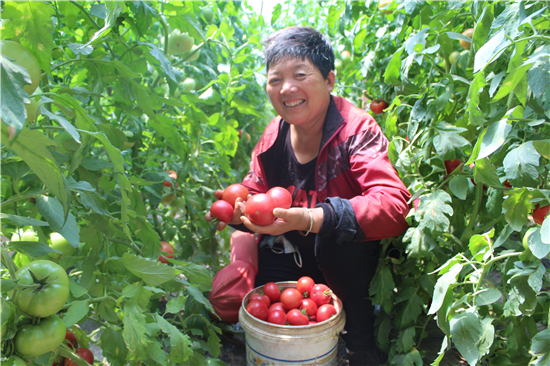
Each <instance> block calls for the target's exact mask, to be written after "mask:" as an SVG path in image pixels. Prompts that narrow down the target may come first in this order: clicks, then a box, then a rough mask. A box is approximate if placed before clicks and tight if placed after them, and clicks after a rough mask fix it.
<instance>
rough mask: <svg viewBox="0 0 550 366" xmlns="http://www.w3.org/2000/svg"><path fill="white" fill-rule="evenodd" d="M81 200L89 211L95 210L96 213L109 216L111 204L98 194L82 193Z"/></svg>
mask: <svg viewBox="0 0 550 366" xmlns="http://www.w3.org/2000/svg"><path fill="white" fill-rule="evenodd" d="M80 200H81V202H82V204H83V205H84V207H86V209H88V210H90V209H91V210H93V211H94V212H96V213H98V214H100V215H105V216H109V215H110V213H109V202H107V200H106V199H105V198H103V197H101V196H100V195H99V194H98V193H95V192H80Z"/></svg>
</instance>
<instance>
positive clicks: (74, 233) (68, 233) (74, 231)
mask: <svg viewBox="0 0 550 366" xmlns="http://www.w3.org/2000/svg"><path fill="white" fill-rule="evenodd" d="M36 208H37V209H38V212H39V213H40V214H41V215H42V216H44V218H45V219H46V221H48V223H49V224H50V228H51V229H52V230H53V231H57V232H58V233H60V234H61V235H63V237H64V238H65V239H67V241H68V242H69V243H71V245H72V246H73V247H75V248H78V245H79V244H80V234H79V233H80V229H79V228H78V224H77V222H76V219H75V218H74V216H73V214H72V213H70V212H69V215H68V216H67V218H66V220H65V218H64V217H63V216H62V215H63V210H62V205H61V202H59V200H58V199H57V198H55V197H48V196H38V197H37V198H36Z"/></svg>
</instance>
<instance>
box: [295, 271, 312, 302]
mask: <svg viewBox="0 0 550 366" xmlns="http://www.w3.org/2000/svg"><path fill="white" fill-rule="evenodd" d="M313 285H315V281H313V278H311V277H308V276H303V277H300V278H299V279H298V282H297V283H296V290H298V291H300V293H301V294H302V295H303V296H304V297H308V296H309V294H310V293H311V288H312V287H313Z"/></svg>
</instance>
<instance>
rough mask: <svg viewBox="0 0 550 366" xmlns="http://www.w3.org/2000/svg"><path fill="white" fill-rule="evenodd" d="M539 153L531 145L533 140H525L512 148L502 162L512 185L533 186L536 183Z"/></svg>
mask: <svg viewBox="0 0 550 366" xmlns="http://www.w3.org/2000/svg"><path fill="white" fill-rule="evenodd" d="M539 159H540V154H539V153H538V152H537V150H536V149H535V148H534V146H533V141H527V142H525V143H523V144H521V145H519V146H518V147H516V148H515V149H512V150H511V151H510V152H509V153H508V154H507V155H506V157H505V158H504V161H503V162H502V164H503V166H504V171H505V173H506V178H508V180H509V181H510V183H512V185H513V186H514V187H523V186H528V187H533V186H536V185H537V178H538V176H539V173H538V171H537V167H538V166H539Z"/></svg>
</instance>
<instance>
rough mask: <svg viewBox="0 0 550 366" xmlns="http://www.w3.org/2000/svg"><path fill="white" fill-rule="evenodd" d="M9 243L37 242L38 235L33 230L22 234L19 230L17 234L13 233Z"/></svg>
mask: <svg viewBox="0 0 550 366" xmlns="http://www.w3.org/2000/svg"><path fill="white" fill-rule="evenodd" d="M11 241H36V242H37V241H38V235H36V233H35V232H34V231H33V230H30V229H29V230H27V231H25V232H22V230H19V231H18V232H15V233H13V235H12V236H11Z"/></svg>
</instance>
